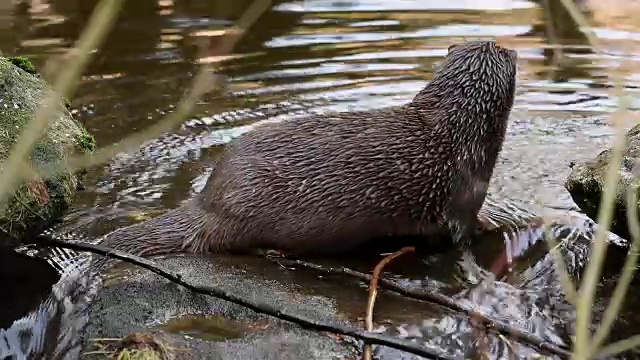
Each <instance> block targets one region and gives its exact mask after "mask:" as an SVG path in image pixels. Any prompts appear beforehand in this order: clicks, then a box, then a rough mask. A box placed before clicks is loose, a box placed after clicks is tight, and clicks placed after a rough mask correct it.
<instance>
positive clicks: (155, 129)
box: [67, 0, 271, 170]
mask: <svg viewBox="0 0 640 360" xmlns="http://www.w3.org/2000/svg"><path fill="white" fill-rule="evenodd" d="M270 6H271V0H256V1H254V2H253V3H252V4H251V6H250V7H249V8H248V9H247V10H246V11H245V12H244V13H243V14H242V16H241V17H240V19H238V21H237V22H236V23H235V24H234V25H233V26H231V27H230V28H228V29H226V30H225V31H224V33H223V34H222V35H221V42H220V44H219V45H218V46H217V47H216V49H214V51H215V52H216V53H217V55H225V54H228V53H230V52H231V51H233V49H234V48H235V46H236V44H237V42H238V41H239V40H240V39H241V38H242V35H244V34H245V33H246V31H247V29H249V28H250V27H251V26H252V25H253V24H254V23H255V22H256V21H257V20H258V19H259V18H260V16H261V15H262V14H263V13H264V12H265V11H267V9H269V7H270ZM213 70H214V67H213V66H212V65H211V64H209V63H207V64H205V65H201V66H200V69H199V70H198V72H197V74H196V76H195V77H194V80H193V82H192V85H191V88H190V90H189V92H188V95H187V96H186V97H185V98H183V99H182V101H180V103H179V104H178V105H177V106H176V110H175V111H174V112H172V113H170V114H169V115H167V116H166V117H165V118H164V119H162V120H160V121H159V122H158V123H157V124H154V125H152V126H149V127H148V128H147V129H145V130H143V131H140V132H138V133H136V134H134V135H131V136H129V137H126V138H125V139H123V140H122V141H120V142H118V143H117V144H113V145H110V146H107V147H104V148H102V149H100V150H99V151H97V152H96V153H95V154H92V155H87V154H84V155H77V156H75V157H71V158H70V159H69V161H68V165H67V168H68V169H72V170H75V169H79V168H83V167H89V166H92V165H95V164H99V163H102V162H105V161H107V160H109V159H111V158H112V157H113V156H115V155H116V154H118V153H119V152H122V151H128V150H130V149H133V148H135V147H136V146H139V145H140V144H142V142H144V141H147V140H149V139H152V138H156V137H158V136H160V135H162V134H163V133H165V132H167V131H170V130H171V129H173V128H174V127H175V126H176V125H177V124H179V123H180V122H181V121H183V120H184V119H185V117H186V116H187V115H189V113H191V111H192V109H193V107H194V106H195V104H196V101H197V100H198V99H199V98H200V96H201V95H203V94H204V93H205V92H206V91H207V90H209V89H212V88H217V87H218V86H219V85H220V84H219V83H218V82H219V81H221V79H222V78H221V77H219V76H217V77H214V76H211V75H212V72H213Z"/></svg>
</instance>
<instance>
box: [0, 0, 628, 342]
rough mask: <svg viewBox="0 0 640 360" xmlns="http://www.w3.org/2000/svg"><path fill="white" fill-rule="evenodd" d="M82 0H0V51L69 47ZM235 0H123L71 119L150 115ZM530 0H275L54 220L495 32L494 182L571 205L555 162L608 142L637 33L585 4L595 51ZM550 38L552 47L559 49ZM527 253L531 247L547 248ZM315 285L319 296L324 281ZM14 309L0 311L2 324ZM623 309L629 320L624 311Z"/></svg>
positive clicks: (333, 105) (186, 73)
mask: <svg viewBox="0 0 640 360" xmlns="http://www.w3.org/2000/svg"><path fill="white" fill-rule="evenodd" d="M95 3H96V1H95V0H76V1H68V0H32V1H13V2H11V1H7V0H0V50H1V51H2V53H3V54H5V55H6V54H19V55H23V56H28V57H29V58H31V59H33V60H34V61H35V62H36V64H38V65H39V66H41V65H42V64H43V63H44V61H45V60H46V59H47V58H48V57H50V56H52V55H55V54H60V53H61V52H63V51H64V50H66V49H68V48H69V47H70V46H71V45H72V43H73V41H75V40H76V39H77V38H78V35H79V33H80V30H81V29H82V27H83V26H84V25H85V24H86V21H87V19H88V17H89V15H90V14H91V11H92V9H93V6H94V5H95ZM249 3H250V0H235V1H206V0H136V1H127V2H125V4H126V5H125V8H124V9H123V11H122V16H121V18H120V19H119V20H118V22H117V23H116V26H115V29H114V30H113V32H112V34H111V36H110V37H109V39H108V40H107V41H106V43H105V44H104V45H103V46H102V47H101V49H100V51H99V52H98V53H97V55H96V57H95V59H94V60H93V61H92V63H91V64H90V66H89V68H88V70H87V72H86V74H85V77H84V80H83V82H82V84H81V86H80V88H79V90H78V91H77V93H76V94H75V95H74V97H73V101H72V102H73V108H74V114H75V116H76V118H77V119H78V120H80V121H81V122H82V123H83V124H85V126H86V127H87V128H88V129H89V130H90V131H91V132H92V133H93V134H94V135H95V138H96V140H97V142H98V144H99V145H101V146H104V145H108V144H112V143H115V142H117V141H119V140H120V139H121V138H122V137H124V136H126V135H129V134H131V133H132V132H134V131H137V130H142V129H144V128H146V127H148V126H150V125H152V124H154V123H156V122H157V121H159V120H160V119H161V118H162V117H163V116H164V115H166V114H167V113H169V112H171V111H172V110H173V109H174V108H175V106H176V104H177V102H178V101H179V99H180V97H181V96H182V95H183V94H184V91H185V90H186V89H187V87H188V85H189V82H190V80H191V79H192V78H193V75H194V73H195V71H196V70H197V66H198V64H200V63H203V62H212V61H216V57H215V56H213V55H215V54H211V53H209V54H206V55H205V56H199V55H198V52H197V51H196V49H197V44H198V43H199V42H200V40H203V39H207V40H210V41H211V45H210V46H211V48H212V49H213V48H215V45H216V43H217V42H218V41H219V40H220V39H219V35H220V34H219V31H216V30H220V29H223V28H224V27H226V26H228V25H229V24H231V23H232V22H233V21H234V20H237V19H238V18H239V16H240V14H241V13H242V11H244V9H246V7H247V6H248V4H249ZM542 3H544V2H543V1H516V0H492V1H479V0H449V1H442V0H437V1H427V0H353V1H347V0H340V1H338V0H333V1H329V0H305V1H281V0H279V1H274V6H273V7H272V8H271V10H270V11H268V12H267V13H266V14H265V15H264V16H263V17H262V18H260V19H259V20H258V21H257V22H256V24H255V25H254V26H253V27H252V28H251V29H250V31H249V32H248V34H247V36H245V37H244V38H243V39H242V40H241V41H240V43H239V45H238V47H237V49H236V52H235V53H234V54H233V56H230V57H229V58H228V59H227V60H225V61H224V62H223V63H222V64H221V66H222V73H224V75H226V76H227V80H228V81H227V84H226V93H224V92H222V91H212V92H210V93H208V94H207V95H206V96H204V97H203V98H202V99H201V101H200V102H199V103H198V105H197V108H196V111H195V113H194V114H193V116H192V118H191V119H189V120H188V121H186V122H185V123H184V124H183V125H182V126H181V127H179V128H178V129H176V130H175V131H173V132H171V133H168V134H165V135H163V136H161V137H159V138H157V139H153V140H150V141H148V142H146V143H145V144H143V145H142V146H141V148H140V149H139V150H138V151H134V152H132V153H129V154H120V155H119V156H118V157H116V158H115V159H113V161H111V162H109V163H107V164H105V165H103V166H97V167H95V168H94V169H92V170H91V171H90V172H89V178H88V180H87V184H86V185H87V187H88V190H87V191H85V192H83V193H82V194H80V195H79V196H78V198H77V201H76V203H75V206H74V209H73V210H72V212H71V213H70V214H69V216H68V218H67V221H66V229H67V230H69V229H71V230H76V231H80V232H84V233H86V234H88V235H89V236H95V235H98V234H102V233H104V232H106V231H108V230H112V229H114V228H115V227H119V226H123V225H124V224H126V223H128V222H130V221H131V217H130V216H128V215H127V211H130V210H136V211H154V210H162V209H166V208H172V207H175V206H177V204H179V203H180V202H183V201H185V200H186V199H188V198H190V197H191V196H192V195H193V194H194V193H195V192H197V191H198V190H199V189H200V188H201V187H202V186H203V185H204V182H205V181H206V177H207V176H208V174H209V172H210V170H211V166H212V165H211V164H212V161H213V160H214V159H215V157H216V156H217V155H218V154H219V153H220V151H221V149H222V145H224V144H225V143H227V142H228V141H229V140H230V139H232V138H233V137H235V136H238V135H240V134H242V133H243V132H245V131H247V130H248V129H250V128H251V126H252V124H253V123H254V122H255V121H258V120H263V119H266V118H274V117H277V118H286V117H290V116H295V115H296V114H298V113H300V110H301V106H298V105H295V104H290V103H288V102H287V101H289V100H291V98H292V97H296V98H297V99H299V100H300V101H303V102H306V104H307V105H302V108H303V111H302V112H322V111H330V110H353V109H371V108H377V107H383V106H389V105H396V104H401V103H403V102H405V101H407V100H409V99H410V98H411V97H412V96H413V95H414V94H415V93H416V92H417V91H418V90H419V89H421V88H422V86H424V84H425V82H426V81H428V80H429V79H430V78H431V74H432V71H433V69H434V68H435V67H436V66H437V65H438V62H439V61H440V60H441V59H442V56H443V55H444V54H445V53H446V49H447V47H448V46H449V45H450V44H451V43H452V42H455V41H460V40H462V39H473V38H494V37H495V38H498V39H499V41H500V42H501V43H503V44H505V45H507V46H509V47H512V48H514V49H516V50H517V51H518V52H519V78H518V89H517V98H516V104H515V107H514V114H513V116H512V121H511V125H510V129H509V135H508V139H507V144H505V151H504V155H503V158H504V159H503V161H501V162H500V164H499V165H498V169H497V170H496V176H495V179H494V184H493V185H492V186H493V188H492V189H493V190H492V191H494V193H495V194H496V195H497V196H502V197H508V198H517V199H518V200H519V201H523V202H529V203H530V204H532V203H534V200H536V199H534V198H533V195H535V196H538V195H540V196H542V197H543V198H542V202H543V203H544V204H545V205H553V206H573V203H572V202H571V201H570V200H569V199H568V196H567V195H566V192H564V190H563V189H562V188H561V187H562V185H561V184H562V180H563V178H564V177H565V176H566V174H567V173H568V168H567V164H568V163H569V162H571V161H575V160H580V159H584V158H586V157H589V156H592V155H595V154H596V152H597V151H598V149H600V148H603V147H604V146H606V144H607V141H608V140H609V137H610V132H609V130H608V128H607V127H606V126H605V122H604V121H603V119H602V116H601V115H602V114H603V113H608V112H611V111H612V110H613V109H614V108H615V105H616V99H615V98H612V97H611V95H610V93H609V92H608V89H609V88H611V86H612V84H613V79H612V78H611V72H610V69H612V68H619V69H620V71H621V74H622V76H623V81H624V84H625V86H626V87H627V88H628V89H630V91H631V92H632V94H635V92H637V91H638V90H637V88H638V85H639V78H638V75H637V74H636V73H635V72H634V71H633V69H632V68H624V67H620V66H619V65H620V63H621V61H622V60H623V59H624V58H628V59H630V60H631V61H632V62H636V61H637V59H638V57H637V53H636V52H637V51H638V50H637V49H639V46H638V45H639V43H638V40H639V39H640V29H637V28H633V27H630V26H625V27H624V28H620V26H618V25H619V24H620V20H619V18H616V19H615V20H613V19H609V18H607V16H606V14H603V13H602V12H601V9H600V8H593V9H592V8H591V7H590V6H591V5H592V4H591V2H589V1H584V2H583V3H584V5H585V10H587V11H586V14H587V16H589V17H591V18H592V19H595V20H597V22H596V25H597V28H596V32H597V35H598V36H599V37H600V38H601V39H602V40H603V44H604V48H605V50H606V53H605V54H596V53H594V52H593V51H591V50H590V49H589V47H588V46H587V45H588V43H587V42H586V40H585V39H584V37H583V36H582V35H581V33H580V32H579V30H578V28H577V26H576V24H575V23H573V22H571V21H569V20H568V16H567V14H566V13H565V12H564V10H563V9H562V7H561V5H560V4H559V2H556V1H549V2H547V3H551V5H550V6H551V8H550V9H544V8H542V5H541V4H542ZM630 14H633V12H630ZM549 43H560V44H562V45H563V47H562V49H561V50H558V48H557V47H555V48H554V47H551V46H548V44H549ZM623 49H630V50H631V51H632V53H631V54H625V53H623V52H622V50H623ZM632 98H634V97H632ZM634 99H635V98H634ZM632 101H633V103H632V108H633V109H636V108H637V107H638V104H637V103H636V102H635V101H636V100H632ZM273 104H280V105H278V106H275V105H273ZM241 109H245V110H241ZM251 109H253V110H251ZM275 115H277V116H275ZM522 194H524V195H522ZM531 194H533V195H531ZM544 194H550V195H548V196H547V198H544ZM491 244H494V245H495V246H493V247H492V246H486V247H485V248H484V249H482V251H479V252H476V260H477V261H478V262H479V263H481V264H483V265H484V263H483V260H482V259H483V254H485V255H486V256H487V257H488V258H492V257H491V256H490V255H487V254H490V253H491V254H492V252H491V251H490V249H491V248H494V250H495V248H496V247H497V248H500V247H501V246H503V242H502V239H496V240H495V242H492V243H491ZM539 253H540V254H539V257H538V258H540V257H543V256H544V253H545V251H543V250H540V251H539ZM441 256H444V257H445V258H446V256H445V255H441ZM455 256H458V257H459V254H458V255H455ZM438 259H440V261H442V258H438V257H436V258H435V260H434V261H433V262H434V263H437V262H438V261H439V260H438ZM429 261H430V260H428V259H427V260H425V264H427V265H428V263H429ZM451 263H455V261H453V262H451ZM487 263H490V262H487ZM535 263H536V262H535V261H532V262H531V264H535ZM25 266H27V265H25ZM28 266H29V267H31V266H32V265H28ZM34 266H35V265H34ZM12 268H13V267H12ZM523 268H528V266H523ZM419 270H420V274H419V275H416V274H413V275H410V274H404V275H395V276H397V279H398V280H404V281H406V282H407V283H413V282H412V280H411V277H412V276H414V275H415V276H418V277H419V285H418V286H423V287H427V288H430V287H432V288H433V289H446V288H447V286H444V285H442V284H446V283H447V282H449V283H451V278H450V277H451V273H452V271H448V270H446V269H444V270H442V269H440V270H441V271H439V269H438V266H435V267H433V266H432V267H428V266H426V267H420V268H419ZM34 271H35V270H34ZM364 271H369V270H367V269H364ZM416 271H417V269H416ZM453 272H455V271H453ZM534 273H536V272H535V271H534ZM434 279H440V280H442V281H441V282H439V281H435V280H434ZM430 280H433V281H431V282H430ZM47 281H48V282H46V283H47V284H50V283H52V282H53V281H55V280H47ZM454 283H455V282H454ZM30 289H32V290H33V291H34V293H33V294H26V295H24V297H25V299H26V298H29V299H36V300H34V301H35V303H34V304H27V303H26V302H25V304H24V305H25V306H26V307H25V309H33V307H34V306H36V305H37V302H38V301H39V299H41V296H42V295H40V293H37V287H36V286H33V287H30ZM15 291H16V292H17V291H18V290H15ZM325 291H326V293H328V294H329V295H331V290H330V289H325ZM635 291H637V289H635ZM632 292H633V290H632ZM12 293H13V292H12ZM358 306H359V305H358ZM3 309H6V308H3ZM24 311H25V310H24V309H12V310H10V311H8V312H7V311H0V319H2V321H0V327H6V324H7V323H9V322H10V320H11V319H17V318H19V317H20V316H23V315H24ZM380 311H384V305H382V304H381V305H380ZM627 315H628V316H629V319H631V317H632V314H630V313H628V314H627ZM7 316H9V318H8V319H7ZM631 327H633V325H632V326H631ZM628 332H631V333H633V331H632V330H629V331H628Z"/></svg>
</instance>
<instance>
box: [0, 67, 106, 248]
mask: <svg viewBox="0 0 640 360" xmlns="http://www.w3.org/2000/svg"><path fill="white" fill-rule="evenodd" d="M46 86H47V85H46V84H45V83H44V81H43V80H42V79H41V78H39V77H34V76H31V75H28V74H27V72H25V71H22V70H18V69H16V67H15V66H14V62H13V61H11V60H10V59H6V58H2V57H0V98H1V99H2V100H3V103H4V104H6V105H7V106H6V107H2V108H0V161H4V159H6V158H7V156H8V155H9V152H10V151H11V149H12V148H13V146H14V145H15V142H16V141H17V139H18V137H19V136H20V134H21V132H22V130H23V129H24V127H25V125H26V124H27V123H28V122H29V121H30V120H31V118H32V117H33V115H34V113H35V111H36V109H37V108H38V107H39V106H40V105H41V103H42V101H43V99H44V95H45V92H44V90H45V87H46ZM48 120H49V121H48V125H47V129H46V130H45V131H44V132H43V134H42V136H41V137H40V138H39V139H38V141H37V142H36V144H35V145H34V147H33V149H32V151H31V153H30V157H29V159H30V161H31V165H32V167H33V168H34V169H36V170H39V171H41V172H44V173H48V172H52V171H53V172H55V175H53V176H50V177H48V178H43V179H34V180H30V181H28V182H23V183H20V184H19V186H18V187H17V189H16V191H15V192H14V193H13V194H12V195H11V197H9V198H8V199H7V202H6V203H5V204H4V206H3V208H1V209H0V236H1V238H0V245H9V246H16V245H20V244H22V243H24V242H25V238H28V237H31V236H33V235H36V234H37V233H39V232H41V231H42V230H44V229H46V228H48V227H51V226H53V225H55V224H56V223H57V222H58V221H59V220H60V219H61V218H62V216H63V215H64V212H65V211H67V210H68V208H69V206H70V205H71V203H72V200H73V197H74V196H75V192H76V190H77V188H78V181H79V176H78V175H79V174H78V173H74V172H71V171H67V170H65V169H64V166H65V164H66V161H67V159H68V158H69V157H70V156H73V155H74V154H78V153H87V152H92V151H93V150H94V149H95V140H94V139H93V137H92V136H91V135H90V134H88V133H87V131H86V129H84V127H82V125H81V124H80V123H79V122H77V121H76V120H75V119H73V118H72V117H71V114H70V113H69V111H68V110H67V109H65V108H64V105H63V101H62V99H60V105H59V106H58V107H56V109H54V110H53V111H51V113H50V114H49V119H48ZM61 170H62V171H61Z"/></svg>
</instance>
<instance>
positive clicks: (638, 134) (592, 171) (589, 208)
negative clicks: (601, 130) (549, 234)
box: [565, 125, 640, 239]
mask: <svg viewBox="0 0 640 360" xmlns="http://www.w3.org/2000/svg"><path fill="white" fill-rule="evenodd" d="M626 136H627V147H626V149H625V151H624V154H623V158H622V165H621V166H620V169H619V170H618V171H619V172H620V178H619V180H618V184H617V187H616V198H615V209H614V217H613V222H612V224H611V231H613V232H614V233H616V234H618V235H619V236H621V237H624V238H626V239H629V228H628V223H627V205H626V196H627V192H628V191H629V188H630V187H631V186H638V185H640V125H636V126H634V127H633V128H632V129H631V130H629V132H627V135H626ZM610 161H611V149H607V150H604V151H602V152H601V153H600V154H598V155H597V156H596V157H595V158H594V159H592V160H589V161H586V162H584V163H581V164H577V165H576V166H575V167H574V168H573V170H572V171H571V174H569V177H568V178H567V181H566V182H565V188H566V189H567V190H568V191H569V193H570V194H571V197H572V198H573V201H574V202H575V203H576V205H578V207H580V209H581V210H582V211H583V212H584V213H585V214H587V215H588V216H589V217H590V218H592V219H596V218H597V216H598V211H599V209H600V199H601V198H602V193H603V189H604V182H605V181H604V179H605V176H606V173H607V169H608V168H609V162H610ZM636 164H637V165H636ZM638 205H640V203H638V204H636V207H638Z"/></svg>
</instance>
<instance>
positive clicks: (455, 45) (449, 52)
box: [447, 44, 458, 55]
mask: <svg viewBox="0 0 640 360" xmlns="http://www.w3.org/2000/svg"><path fill="white" fill-rule="evenodd" d="M457 46H458V44H451V45H449V48H448V49H447V55H448V54H451V50H453V49H455V48H456V47H457Z"/></svg>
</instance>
